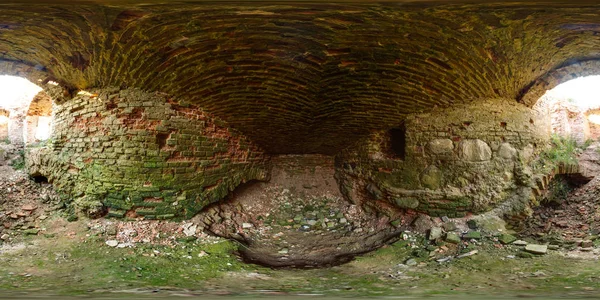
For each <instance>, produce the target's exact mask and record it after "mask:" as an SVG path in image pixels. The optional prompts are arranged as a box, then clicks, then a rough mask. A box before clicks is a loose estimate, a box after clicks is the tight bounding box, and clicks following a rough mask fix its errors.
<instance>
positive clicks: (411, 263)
mask: <svg viewBox="0 0 600 300" xmlns="http://www.w3.org/2000/svg"><path fill="white" fill-rule="evenodd" d="M404 264H405V265H407V266H416V265H417V260H415V259H414V258H409V259H407V260H406V262H404Z"/></svg>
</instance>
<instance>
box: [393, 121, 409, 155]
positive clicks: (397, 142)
mask: <svg viewBox="0 0 600 300" xmlns="http://www.w3.org/2000/svg"><path fill="white" fill-rule="evenodd" d="M389 134H390V150H391V154H392V155H393V156H394V157H395V158H399V159H404V158H405V157H406V127H404V124H403V125H401V126H400V127H396V128H392V129H390V130H389Z"/></svg>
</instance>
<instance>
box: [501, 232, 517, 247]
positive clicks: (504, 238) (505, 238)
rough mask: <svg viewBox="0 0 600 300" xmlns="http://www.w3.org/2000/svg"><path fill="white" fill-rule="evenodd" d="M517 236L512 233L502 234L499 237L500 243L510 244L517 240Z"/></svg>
mask: <svg viewBox="0 0 600 300" xmlns="http://www.w3.org/2000/svg"><path fill="white" fill-rule="evenodd" d="M516 240H517V238H516V237H515V236H514V235H512V234H507V233H505V234H501V235H500V237H498V241H500V243H502V244H504V245H508V244H511V243H513V242H514V241H516Z"/></svg>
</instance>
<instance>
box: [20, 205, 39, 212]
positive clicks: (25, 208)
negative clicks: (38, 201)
mask: <svg viewBox="0 0 600 300" xmlns="http://www.w3.org/2000/svg"><path fill="white" fill-rule="evenodd" d="M36 208H37V207H35V206H33V205H31V204H25V205H23V207H21V209H22V210H25V211H33V210H35V209H36Z"/></svg>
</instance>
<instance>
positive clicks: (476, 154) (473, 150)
mask: <svg viewBox="0 0 600 300" xmlns="http://www.w3.org/2000/svg"><path fill="white" fill-rule="evenodd" d="M458 155H459V156H460V157H461V158H462V159H464V160H466V161H486V160H490V159H491V158H492V149H490V146H489V145H488V144H486V143H485V142H484V141H482V140H480V139H475V140H464V141H461V142H460V143H459V144H458Z"/></svg>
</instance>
